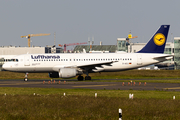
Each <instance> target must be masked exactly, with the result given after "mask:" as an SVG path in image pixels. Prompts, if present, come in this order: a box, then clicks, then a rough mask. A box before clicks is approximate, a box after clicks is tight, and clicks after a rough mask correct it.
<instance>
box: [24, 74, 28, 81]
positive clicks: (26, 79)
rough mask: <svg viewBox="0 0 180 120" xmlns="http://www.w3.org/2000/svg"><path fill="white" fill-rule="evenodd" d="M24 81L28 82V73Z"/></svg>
mask: <svg viewBox="0 0 180 120" xmlns="http://www.w3.org/2000/svg"><path fill="white" fill-rule="evenodd" d="M24 81H25V82H27V81H28V72H26V73H25V77H24Z"/></svg>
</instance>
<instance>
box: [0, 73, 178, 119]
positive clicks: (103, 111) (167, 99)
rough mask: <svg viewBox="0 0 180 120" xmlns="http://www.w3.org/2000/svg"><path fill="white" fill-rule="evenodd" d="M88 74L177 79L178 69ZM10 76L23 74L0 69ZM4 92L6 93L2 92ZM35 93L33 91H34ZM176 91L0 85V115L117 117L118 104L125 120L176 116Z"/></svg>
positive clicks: (42, 76)
mask: <svg viewBox="0 0 180 120" xmlns="http://www.w3.org/2000/svg"><path fill="white" fill-rule="evenodd" d="M90 75H91V76H92V78H93V79H109V80H103V81H102V82H104V81H106V82H107V81H113V82H117V81H121V82H122V81H125V82H127V81H128V79H134V80H133V81H135V82H138V81H140V82H141V80H136V79H151V80H148V82H150V81H151V82H170V83H172V82H173V83H180V79H179V78H180V71H179V70H175V71H174V70H173V71H167V70H160V71H152V70H150V71H149V70H148V71H144V70H143V71H138V70H130V71H122V72H113V73H101V74H98V73H96V74H95V73H94V74H90ZM28 77H29V78H30V79H49V77H48V74H47V73H30V74H29V76H28ZM12 78H13V79H23V78H24V74H23V73H13V72H4V71H3V72H0V79H12ZM165 78H167V80H166V79H165ZM73 79H74V78H73ZM111 79H126V80H111ZM154 79H156V80H154ZM161 79H163V80H161ZM164 79H165V80H164ZM93 81H95V80H93ZM93 81H92V82H93ZM97 81H100V80H97ZM5 93H6V95H4V94H5ZM34 93H35V95H33V94H34ZM64 93H66V96H64V95H63V94H64ZM95 93H97V98H95ZM130 93H131V94H134V99H133V100H131V99H129V98H128V97H129V94H130ZM179 93H180V92H176V91H168V90H154V91H145V90H106V89H104V90H92V89H57V88H13V87H11V88H8V87H7V88H6V87H0V101H1V102H0V111H1V112H0V119H2V120H3V119H4V120H12V119H13V120H42V119H46V120H52V119H54V120H117V119H118V115H119V114H118V109H119V108H121V109H122V115H123V119H124V120H178V119H179V116H180V104H179V103H180V94H179ZM173 96H176V100H173Z"/></svg>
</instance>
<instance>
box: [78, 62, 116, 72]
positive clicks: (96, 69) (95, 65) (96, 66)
mask: <svg viewBox="0 0 180 120" xmlns="http://www.w3.org/2000/svg"><path fill="white" fill-rule="evenodd" d="M114 62H117V61H110V62H102V63H92V64H86V65H78V66H77V67H78V68H81V69H83V70H88V71H89V70H92V71H94V72H99V71H102V70H103V66H102V65H106V66H112V65H111V64H112V63H114Z"/></svg>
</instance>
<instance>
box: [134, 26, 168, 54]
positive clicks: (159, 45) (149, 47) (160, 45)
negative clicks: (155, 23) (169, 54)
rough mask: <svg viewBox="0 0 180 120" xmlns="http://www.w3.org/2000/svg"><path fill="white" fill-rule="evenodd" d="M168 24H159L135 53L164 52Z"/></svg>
mask: <svg viewBox="0 0 180 120" xmlns="http://www.w3.org/2000/svg"><path fill="white" fill-rule="evenodd" d="M169 27H170V25H161V27H160V28H159V29H158V31H157V32H156V33H155V34H154V35H153V37H152V38H151V39H150V40H149V42H148V43H147V44H146V45H145V46H144V47H143V48H142V49H141V50H140V51H139V52H137V53H164V48H165V45H166V40H167V36H168V31H169Z"/></svg>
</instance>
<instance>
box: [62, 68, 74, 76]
mask: <svg viewBox="0 0 180 120" xmlns="http://www.w3.org/2000/svg"><path fill="white" fill-rule="evenodd" d="M76 74H77V71H76V69H73V68H62V69H60V71H59V77H61V78H72V77H75V76H76Z"/></svg>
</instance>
